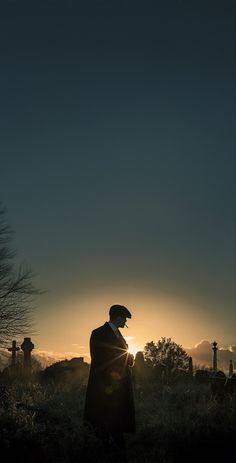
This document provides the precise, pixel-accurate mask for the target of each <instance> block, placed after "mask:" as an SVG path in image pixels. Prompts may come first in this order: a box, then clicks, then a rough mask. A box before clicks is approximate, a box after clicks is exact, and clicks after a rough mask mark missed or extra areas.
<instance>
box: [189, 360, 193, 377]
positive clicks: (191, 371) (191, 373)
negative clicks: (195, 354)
mask: <svg viewBox="0 0 236 463" xmlns="http://www.w3.org/2000/svg"><path fill="white" fill-rule="evenodd" d="M188 371H189V374H190V376H193V359H192V357H189V359H188Z"/></svg>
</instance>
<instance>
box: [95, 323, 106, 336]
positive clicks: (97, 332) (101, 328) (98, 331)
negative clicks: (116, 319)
mask: <svg viewBox="0 0 236 463" xmlns="http://www.w3.org/2000/svg"><path fill="white" fill-rule="evenodd" d="M109 329H110V327H109V324H108V323H107V322H106V323H104V325H102V326H99V327H98V328H95V329H94V330H93V331H92V333H91V336H101V335H103V334H105V333H107V331H109Z"/></svg>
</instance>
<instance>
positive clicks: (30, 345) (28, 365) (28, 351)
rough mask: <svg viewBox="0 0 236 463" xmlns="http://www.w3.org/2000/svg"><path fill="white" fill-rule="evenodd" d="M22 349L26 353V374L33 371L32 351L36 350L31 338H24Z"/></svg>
mask: <svg viewBox="0 0 236 463" xmlns="http://www.w3.org/2000/svg"><path fill="white" fill-rule="evenodd" d="M21 349H22V350H23V352H24V369H25V371H26V372H30V370H31V351H32V350H33V349H34V344H33V343H32V342H31V339H30V338H24V342H23V343H22V344H21Z"/></svg>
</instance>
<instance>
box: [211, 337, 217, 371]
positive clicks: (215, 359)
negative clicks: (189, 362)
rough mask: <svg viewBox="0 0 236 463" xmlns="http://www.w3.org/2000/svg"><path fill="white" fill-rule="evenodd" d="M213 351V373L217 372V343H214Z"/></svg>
mask: <svg viewBox="0 0 236 463" xmlns="http://www.w3.org/2000/svg"><path fill="white" fill-rule="evenodd" d="M212 346H213V347H212V350H213V365H212V366H213V371H217V350H218V347H217V342H216V341H214V342H213V343H212Z"/></svg>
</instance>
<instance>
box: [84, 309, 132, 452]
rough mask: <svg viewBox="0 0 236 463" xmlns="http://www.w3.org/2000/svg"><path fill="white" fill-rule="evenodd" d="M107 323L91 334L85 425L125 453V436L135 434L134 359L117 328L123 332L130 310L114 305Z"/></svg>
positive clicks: (129, 316)
mask: <svg viewBox="0 0 236 463" xmlns="http://www.w3.org/2000/svg"><path fill="white" fill-rule="evenodd" d="M109 316H110V320H109V322H106V323H105V324H104V325H102V326H100V327H99V328H97V329H95V330H93V331H92V334H91V337H90V355H91V366H90V374H89V380H88V386H87V392H86V400H85V408H84V424H85V425H90V426H92V427H93V429H95V430H96V431H97V432H98V434H99V433H100V435H102V436H103V438H107V441H108V440H109V438H110V440H111V441H112V442H113V443H114V444H115V445H116V447H117V450H120V451H121V452H123V451H124V434H123V433H125V432H129V433H135V411H134V399H133V389H132V382H131V372H130V367H131V366H132V365H133V362H134V357H133V355H131V354H129V353H128V345H127V344H126V341H125V339H124V338H123V336H122V335H121V333H120V331H119V328H124V326H125V324H126V319H127V318H131V313H130V312H129V310H128V309H127V308H126V307H124V306H122V305H118V304H117V305H113V306H111V308H110V310H109Z"/></svg>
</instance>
